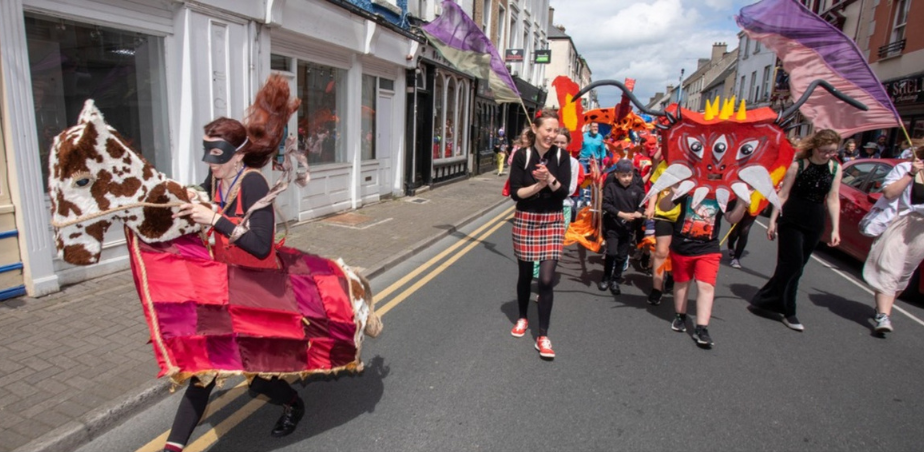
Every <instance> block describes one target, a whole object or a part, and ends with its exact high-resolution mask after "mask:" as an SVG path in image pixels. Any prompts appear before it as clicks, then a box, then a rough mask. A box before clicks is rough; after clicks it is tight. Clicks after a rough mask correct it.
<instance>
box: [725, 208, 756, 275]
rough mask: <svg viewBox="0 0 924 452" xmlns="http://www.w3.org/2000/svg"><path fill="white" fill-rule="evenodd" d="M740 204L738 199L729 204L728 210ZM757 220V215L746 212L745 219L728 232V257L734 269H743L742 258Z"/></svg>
mask: <svg viewBox="0 0 924 452" xmlns="http://www.w3.org/2000/svg"><path fill="white" fill-rule="evenodd" d="M737 202H739V200H738V199H734V200H732V201H731V202H730V203H728V208H729V209H732V208H734V204H735V203H737ZM756 220H757V215H752V214H751V212H746V213H745V214H744V218H742V219H741V221H739V222H738V224H736V225H735V227H733V228H732V230H731V231H728V257H729V258H731V263H729V265H731V267H732V268H741V256H743V255H744V248H745V247H746V246H748V236H749V235H750V234H751V226H752V225H754V221H756Z"/></svg>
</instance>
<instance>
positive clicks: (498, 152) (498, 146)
mask: <svg viewBox="0 0 924 452" xmlns="http://www.w3.org/2000/svg"><path fill="white" fill-rule="evenodd" d="M504 135H505V134H504V128H503V127H501V128H500V130H498V131H497V142H496V143H494V158H495V160H496V161H497V175H498V176H503V175H504V161H505V160H506V157H507V139H506V138H505V137H504Z"/></svg>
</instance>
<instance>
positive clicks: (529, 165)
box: [510, 110, 571, 359]
mask: <svg viewBox="0 0 924 452" xmlns="http://www.w3.org/2000/svg"><path fill="white" fill-rule="evenodd" d="M557 136H558V114H557V113H556V112H555V111H554V110H542V111H540V112H539V113H538V114H537V116H536V120H535V121H534V122H533V124H532V126H531V128H530V130H529V131H528V132H527V143H525V146H526V149H524V150H521V152H518V153H516V155H515V156H514V158H513V162H512V164H511V165H510V196H511V197H512V198H513V200H514V201H516V203H517V211H516V215H515V216H514V220H513V253H514V255H515V256H516V258H517V263H518V265H519V271H520V273H519V277H518V278H517V304H518V305H519V309H520V315H519V320H517V323H516V325H515V326H514V327H513V330H512V331H511V332H510V334H512V335H513V336H514V337H523V335H525V334H526V330H527V329H528V327H529V324H528V322H527V320H526V313H527V309H528V308H529V304H530V303H529V294H530V284H532V279H533V262H535V261H539V336H538V338H537V339H536V350H539V355H540V356H542V357H543V358H547V359H552V358H554V357H555V351H553V350H552V342H551V341H550V340H549V337H548V331H549V318H550V317H551V316H552V301H553V295H552V283H553V282H554V277H555V266H556V265H557V264H558V258H559V257H560V256H561V248H562V241H563V240H564V235H565V228H564V217H563V216H562V202H563V201H564V200H565V198H567V197H568V195H569V194H570V193H569V192H568V186H569V184H570V183H571V156H570V155H569V154H568V151H567V150H563V149H559V148H558V147H557V146H554V145H553V144H552V143H553V142H554V140H555V137H557Z"/></svg>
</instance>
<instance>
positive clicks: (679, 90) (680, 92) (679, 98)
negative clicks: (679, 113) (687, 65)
mask: <svg viewBox="0 0 924 452" xmlns="http://www.w3.org/2000/svg"><path fill="white" fill-rule="evenodd" d="M681 101H683V68H680V83H679V84H678V85H677V108H680V102H681Z"/></svg>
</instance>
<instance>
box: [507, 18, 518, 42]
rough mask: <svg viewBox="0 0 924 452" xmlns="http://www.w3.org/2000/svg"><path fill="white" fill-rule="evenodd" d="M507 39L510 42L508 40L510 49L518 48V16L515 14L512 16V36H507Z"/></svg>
mask: <svg viewBox="0 0 924 452" xmlns="http://www.w3.org/2000/svg"><path fill="white" fill-rule="evenodd" d="M507 37H508V40H507V48H508V49H515V48H517V43H516V40H517V15H516V14H513V13H511V14H510V34H509V35H507Z"/></svg>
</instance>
